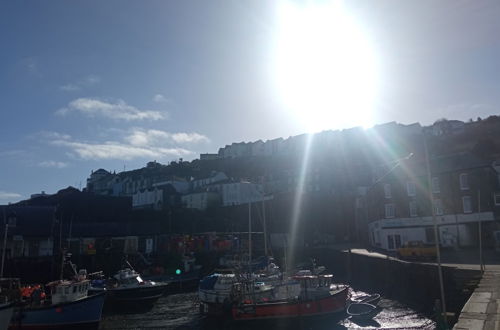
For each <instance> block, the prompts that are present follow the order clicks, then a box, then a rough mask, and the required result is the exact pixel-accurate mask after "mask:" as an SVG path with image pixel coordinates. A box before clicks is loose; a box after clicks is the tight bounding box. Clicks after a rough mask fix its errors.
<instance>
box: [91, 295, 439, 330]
mask: <svg viewBox="0 0 500 330" xmlns="http://www.w3.org/2000/svg"><path fill="white" fill-rule="evenodd" d="M379 306H380V307H382V311H381V312H380V313H379V314H378V315H376V316H375V317H374V318H373V320H369V321H363V322H359V321H358V322H354V321H352V320H350V319H348V318H343V317H341V318H337V319H323V320H320V321H315V322H313V323H311V322H308V321H305V320H304V321H303V320H294V321H292V322H281V323H277V322H273V323H269V324H265V323H264V324H262V323H259V324H256V323H243V324H234V323H229V322H225V323H216V324H214V323H210V322H206V321H205V320H204V319H203V318H202V317H201V316H200V315H199V313H198V300H197V293H196V292H190V293H181V294H175V295H169V296H165V297H162V298H160V300H158V302H157V303H156V304H155V305H154V307H153V308H152V309H151V310H150V311H147V312H145V313H137V314H135V313H129V314H113V315H109V314H108V315H104V316H103V319H102V321H101V325H100V329H103V330H104V329H106V330H118V329H127V330H136V329H148V330H159V329H175V330H187V329H200V330H201V329H207V330H212V329H213V330H215V329H227V330H230V329H242V330H243V329H257V328H258V329H259V330H266V329H273V330H278V329H291V328H293V329H304V330H323V329H324V330H327V329H328V330H340V329H429V330H430V329H435V323H434V322H433V321H432V320H431V319H429V318H428V317H426V316H425V315H422V314H420V313H418V312H416V311H415V310H413V309H411V308H409V307H408V306H405V305H403V304H401V303H399V302H397V301H393V300H389V299H384V298H382V300H381V301H380V303H379Z"/></svg>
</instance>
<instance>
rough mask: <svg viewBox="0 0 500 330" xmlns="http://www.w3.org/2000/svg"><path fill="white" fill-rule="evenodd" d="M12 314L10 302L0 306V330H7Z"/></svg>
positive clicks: (12, 308) (12, 307)
mask: <svg viewBox="0 0 500 330" xmlns="http://www.w3.org/2000/svg"><path fill="white" fill-rule="evenodd" d="M13 312H14V304H13V303H12V302H5V303H2V304H0V330H7V328H8V327H9V323H10V320H11V318H12V313H13Z"/></svg>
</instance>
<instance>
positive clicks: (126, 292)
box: [90, 268, 168, 307]
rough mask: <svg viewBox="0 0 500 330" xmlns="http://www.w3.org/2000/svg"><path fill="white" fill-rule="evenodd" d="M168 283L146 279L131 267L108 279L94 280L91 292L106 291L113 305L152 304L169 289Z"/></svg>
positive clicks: (108, 300) (107, 298)
mask: <svg viewBox="0 0 500 330" xmlns="http://www.w3.org/2000/svg"><path fill="white" fill-rule="evenodd" d="M167 286H168V283H158V282H154V281H144V280H143V279H142V278H141V275H140V274H139V273H138V272H136V271H135V270H133V269H131V268H125V269H122V270H120V271H118V273H116V274H115V275H114V276H113V278H111V279H110V280H107V281H103V280H94V281H92V287H91V289H90V290H91V292H95V293H97V292H106V293H107V297H106V300H107V303H106V305H107V307H110V306H108V302H109V304H112V305H125V304H127V305H128V304H131V305H137V304H141V305H151V304H152V303H154V302H155V301H156V300H158V298H160V297H161V296H162V295H163V293H164V292H165V290H166V289H167Z"/></svg>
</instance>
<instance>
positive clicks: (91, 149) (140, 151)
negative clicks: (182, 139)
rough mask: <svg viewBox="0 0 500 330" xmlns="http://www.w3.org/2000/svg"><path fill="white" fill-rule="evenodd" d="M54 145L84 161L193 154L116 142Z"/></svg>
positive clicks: (59, 141)
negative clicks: (71, 152) (66, 149)
mask: <svg viewBox="0 0 500 330" xmlns="http://www.w3.org/2000/svg"><path fill="white" fill-rule="evenodd" d="M52 143H53V144H54V145H59V146H65V147H68V148H70V149H71V150H72V151H73V152H74V153H75V154H76V155H77V156H78V157H79V158H81V159H84V160H102V159H123V160H131V159H135V158H149V159H152V158H162V157H173V156H174V157H182V156H188V155H191V154H193V152H191V151H189V150H186V149H183V148H160V147H139V146H133V145H128V144H122V143H118V142H112V141H110V142H105V143H85V142H72V141H65V140H56V141H53V142H52Z"/></svg>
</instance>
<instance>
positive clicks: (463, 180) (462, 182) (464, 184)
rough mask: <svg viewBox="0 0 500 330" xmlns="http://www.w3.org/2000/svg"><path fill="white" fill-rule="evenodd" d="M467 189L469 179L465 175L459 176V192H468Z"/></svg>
mask: <svg viewBox="0 0 500 330" xmlns="http://www.w3.org/2000/svg"><path fill="white" fill-rule="evenodd" d="M468 189H469V178H468V177H467V173H462V174H460V190H468Z"/></svg>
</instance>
